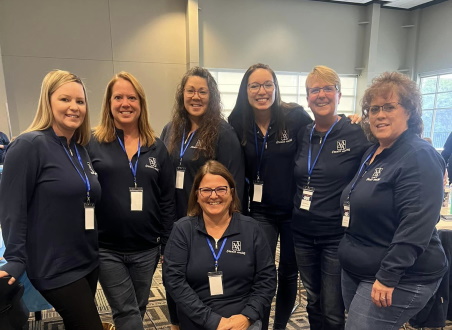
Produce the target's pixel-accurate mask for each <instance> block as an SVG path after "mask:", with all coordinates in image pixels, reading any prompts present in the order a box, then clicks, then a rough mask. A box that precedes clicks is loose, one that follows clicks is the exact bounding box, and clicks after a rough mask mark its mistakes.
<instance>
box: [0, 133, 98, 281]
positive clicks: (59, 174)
mask: <svg viewBox="0 0 452 330" xmlns="http://www.w3.org/2000/svg"><path fill="white" fill-rule="evenodd" d="M63 144H64V145H65V146H66V147H67V141H66V138H64V137H57V136H56V135H55V133H54V131H53V129H52V128H49V129H46V130H44V131H35V132H30V133H25V134H22V135H20V136H19V137H18V138H17V139H16V140H14V141H13V142H12V143H11V144H10V146H9V147H8V152H7V155H6V157H5V164H4V170H3V176H2V180H1V184H0V196H1V198H0V220H1V224H2V231H3V239H4V241H5V245H6V251H5V254H4V257H5V259H6V260H7V261H8V263H7V264H6V265H4V266H3V267H2V270H4V271H6V272H7V273H9V274H10V275H11V276H14V277H15V278H18V277H19V276H20V275H21V274H22V273H23V271H24V270H25V269H26V270H27V274H28V277H29V278H30V281H31V282H32V283H33V285H34V286H35V287H36V289H38V290H50V289H54V288H58V287H62V286H64V285H67V284H69V283H72V282H74V281H77V280H79V279H80V278H82V277H84V276H85V275H87V274H89V273H90V272H91V271H93V270H94V269H95V268H96V267H97V266H98V263H99V261H98V243H97V230H85V211H84V203H85V202H86V185H85V183H84V182H83V181H82V179H81V177H80V176H79V174H78V173H77V171H76V169H75V168H74V165H73V164H72V163H71V161H70V159H69V157H68V155H67V154H66V152H65V150H64V147H63ZM75 147H77V150H78V151H79V153H80V156H81V159H82V164H83V169H84V171H85V173H86V175H87V176H88V179H89V181H90V184H91V192H90V196H91V202H94V203H97V202H98V201H99V199H100V185H99V182H98V181H97V175H96V173H95V172H94V171H93V169H92V167H91V164H90V160H89V157H88V153H87V152H86V150H85V149H84V148H83V147H82V146H80V145H77V146H76V145H75V143H74V142H72V143H71V150H72V153H73V156H72V161H73V163H74V164H75V165H76V166H77V167H78V168H79V170H81V169H80V165H79V162H78V160H77V156H76V152H75ZM82 174H83V172H82Z"/></svg>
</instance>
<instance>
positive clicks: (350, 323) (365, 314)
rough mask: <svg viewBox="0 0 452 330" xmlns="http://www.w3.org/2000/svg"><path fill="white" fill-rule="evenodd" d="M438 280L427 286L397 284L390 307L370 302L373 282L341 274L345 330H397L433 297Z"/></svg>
mask: <svg viewBox="0 0 452 330" xmlns="http://www.w3.org/2000/svg"><path fill="white" fill-rule="evenodd" d="M440 283H441V279H440V280H438V281H435V282H433V283H428V284H411V283H407V284H399V285H397V286H396V288H395V289H394V291H393V293H392V305H391V306H390V307H377V305H375V304H374V303H373V302H372V298H371V293H372V286H373V284H374V282H373V281H361V280H359V279H356V278H354V277H351V276H350V275H348V274H347V272H345V271H342V294H343V296H344V303H345V308H346V309H347V310H348V317H347V323H346V325H345V329H347V330H373V329H385V330H391V329H394V330H398V329H400V327H401V326H402V325H403V324H404V323H405V322H407V321H408V320H409V319H410V318H412V317H413V316H414V315H416V314H417V313H418V312H419V311H420V310H421V309H422V308H423V307H424V306H425V305H426V304H427V302H428V300H429V299H430V298H431V297H432V296H433V295H434V293H435V292H436V290H437V289H438V287H439V285H440Z"/></svg>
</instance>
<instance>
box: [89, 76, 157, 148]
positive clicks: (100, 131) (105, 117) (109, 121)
mask: <svg viewBox="0 0 452 330" xmlns="http://www.w3.org/2000/svg"><path fill="white" fill-rule="evenodd" d="M119 79H123V80H126V81H128V82H130V83H131V84H132V86H133V88H134V89H135V91H136V92H137V94H138V98H139V99H140V105H141V113H140V117H139V118H138V131H139V132H140V141H141V145H143V146H147V147H150V146H152V145H153V144H154V143H155V133H154V130H153V129H152V127H151V125H150V124H149V119H148V106H147V102H146V94H145V93H144V88H143V86H142V85H141V84H140V82H139V81H138V80H137V78H135V77H134V76H133V75H132V74H131V73H128V72H125V71H121V72H119V73H117V74H115V76H114V77H113V78H112V79H111V80H110V82H109V83H108V85H107V88H106V90H105V94H104V99H103V101H102V114H101V119H100V124H99V125H98V126H97V127H95V128H94V134H93V135H94V137H95V138H96V139H97V140H98V141H99V142H103V143H109V142H113V141H114V140H115V139H116V127H115V122H114V119H113V115H112V113H111V96H112V94H113V86H114V85H115V83H116V82H117V81H118V80H119Z"/></svg>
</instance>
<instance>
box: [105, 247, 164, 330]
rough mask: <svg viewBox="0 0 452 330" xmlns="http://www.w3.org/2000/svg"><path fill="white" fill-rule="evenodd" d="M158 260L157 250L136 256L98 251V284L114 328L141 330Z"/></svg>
mask: <svg viewBox="0 0 452 330" xmlns="http://www.w3.org/2000/svg"><path fill="white" fill-rule="evenodd" d="M158 258H159V247H155V248H153V249H151V250H147V251H141V252H135V253H121V252H116V251H112V250H107V249H102V248H101V249H99V259H100V273H99V282H100V284H101V285H102V289H103V290H104V293H105V296H106V297H107V300H108V303H109V304H110V307H111V311H112V314H113V320H114V322H115V326H116V329H118V330H128V329H134V330H135V329H144V328H143V317H144V314H145V312H146V305H147V304H148V300H149V294H150V288H151V283H152V277H153V275H154V271H155V266H156V264H157V262H158Z"/></svg>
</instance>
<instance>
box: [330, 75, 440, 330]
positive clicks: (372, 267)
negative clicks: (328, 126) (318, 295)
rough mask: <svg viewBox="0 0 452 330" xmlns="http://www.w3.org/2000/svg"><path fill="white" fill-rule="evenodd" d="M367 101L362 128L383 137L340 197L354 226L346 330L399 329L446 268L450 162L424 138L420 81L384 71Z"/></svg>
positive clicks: (346, 267) (346, 247) (344, 253)
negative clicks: (444, 214) (442, 230)
mask: <svg viewBox="0 0 452 330" xmlns="http://www.w3.org/2000/svg"><path fill="white" fill-rule="evenodd" d="M362 104H363V122H364V126H363V127H364V131H365V132H366V134H367V136H368V138H369V139H370V140H371V141H374V142H376V143H377V144H376V146H374V147H371V148H369V150H367V152H366V153H365V154H364V156H363V158H362V161H361V165H360V167H359V169H358V171H357V174H356V176H355V177H354V178H353V180H352V181H351V182H350V184H349V185H348V186H347V187H346V188H345V189H344V191H343V193H342V197H341V205H343V208H344V218H346V221H345V224H346V225H347V226H346V227H348V228H347V229H346V231H345V236H344V238H343V239H342V241H341V244H340V246H339V259H340V262H341V265H342V268H343V272H342V292H343V297H344V303H345V308H346V309H347V310H348V318H347V324H346V329H359V330H367V329H399V328H400V327H401V326H402V324H403V323H405V322H406V321H408V320H409V319H410V318H411V317H412V316H414V315H415V314H416V313H417V312H418V311H420V310H421V309H422V308H423V306H424V305H425V304H426V303H427V301H428V300H429V299H430V298H431V296H432V295H433V294H434V293H435V291H436V290H437V288H438V286H439V284H440V282H441V278H442V276H443V274H444V273H445V272H446V270H447V260H446V257H445V254H444V250H443V248H442V245H441V242H440V240H439V237H438V233H437V231H436V229H435V225H436V223H437V222H438V220H439V215H440V209H441V204H442V197H443V175H444V169H445V165H444V161H443V159H442V157H441V155H440V154H439V153H438V152H436V150H435V149H434V148H433V147H432V146H431V145H430V144H429V143H427V142H426V141H423V140H422V139H421V138H420V136H421V134H422V118H421V95H420V92H419V90H418V88H417V86H416V83H415V82H414V81H412V80H410V79H409V78H408V77H407V76H405V75H403V74H401V73H397V72H393V73H389V72H386V73H384V74H382V75H381V76H379V77H377V78H375V79H374V80H373V83H372V85H371V86H370V87H369V89H367V91H366V92H365V94H364V97H363V101H362ZM345 212H347V213H348V214H347V216H345Z"/></svg>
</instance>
